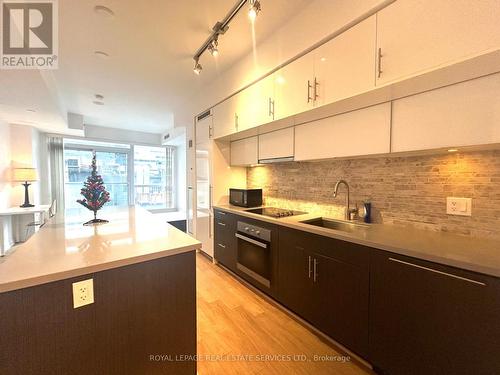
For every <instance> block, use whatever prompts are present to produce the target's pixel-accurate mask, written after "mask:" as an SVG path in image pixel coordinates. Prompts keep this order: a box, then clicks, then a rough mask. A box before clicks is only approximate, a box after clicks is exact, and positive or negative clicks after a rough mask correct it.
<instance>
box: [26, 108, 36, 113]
mask: <svg viewBox="0 0 500 375" xmlns="http://www.w3.org/2000/svg"><path fill="white" fill-rule="evenodd" d="M26 112H31V113H35V112H36V109H27V110H26Z"/></svg>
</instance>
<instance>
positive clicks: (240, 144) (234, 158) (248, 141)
mask: <svg viewBox="0 0 500 375" xmlns="http://www.w3.org/2000/svg"><path fill="white" fill-rule="evenodd" d="M258 152H259V140H258V137H250V138H244V139H240V140H239V141H234V142H231V165H232V166H249V165H252V164H257V163H258V162H259V160H258Z"/></svg>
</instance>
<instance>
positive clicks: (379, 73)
mask: <svg viewBox="0 0 500 375" xmlns="http://www.w3.org/2000/svg"><path fill="white" fill-rule="evenodd" d="M381 76H382V48H379V49H378V52H377V78H380V77H381Z"/></svg>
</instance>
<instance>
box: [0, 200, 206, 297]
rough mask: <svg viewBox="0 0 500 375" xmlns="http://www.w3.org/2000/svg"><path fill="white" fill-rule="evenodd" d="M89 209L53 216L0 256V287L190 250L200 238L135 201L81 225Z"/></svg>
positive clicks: (1, 289) (26, 284) (10, 287)
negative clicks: (103, 221) (92, 223)
mask: <svg viewBox="0 0 500 375" xmlns="http://www.w3.org/2000/svg"><path fill="white" fill-rule="evenodd" d="M91 218H92V214H91V213H90V212H89V211H87V210H85V209H82V210H77V212H75V213H73V214H71V215H70V214H68V213H67V214H66V215H60V216H56V217H54V218H53V219H51V220H50V221H49V222H48V223H47V224H46V225H45V226H44V227H42V228H41V229H40V231H39V232H38V233H36V234H35V235H33V236H32V237H31V238H30V239H29V240H28V241H27V242H25V243H24V244H22V245H20V246H18V247H16V248H15V249H14V251H12V252H11V253H10V254H8V255H6V256H5V257H2V258H0V293H2V292H8V291H12V290H16V289H21V288H26V287H30V286H34V285H38V284H44V283H48V282H52V281H57V280H62V279H67V278H71V277H76V276H80V275H85V274H88V273H93V272H99V271H104V270H107V269H111V268H117V267H122V266H126V265H130V264H135V263H140V262H145V261H148V260H153V259H158V258H162V257H166V256H170V255H175V254H180V253H184V252H189V251H194V250H196V249H198V248H200V247H201V244H200V243H199V242H198V241H197V240H195V239H194V238H192V237H191V236H189V235H187V234H185V233H184V232H182V231H180V230H178V229H176V228H174V227H173V226H171V225H169V224H167V223H166V222H164V221H163V220H161V219H159V218H155V216H154V215H153V214H151V213H149V212H148V211H146V210H144V209H142V208H140V207H133V206H131V207H122V208H114V207H109V208H105V209H103V210H102V211H100V212H99V215H98V218H102V219H106V220H109V223H108V224H103V225H99V226H83V225H82V224H83V223H84V222H85V221H88V220H90V219H91Z"/></svg>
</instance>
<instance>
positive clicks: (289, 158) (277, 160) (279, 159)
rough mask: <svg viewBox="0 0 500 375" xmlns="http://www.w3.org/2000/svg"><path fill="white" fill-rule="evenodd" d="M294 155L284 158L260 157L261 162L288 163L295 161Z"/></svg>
mask: <svg viewBox="0 0 500 375" xmlns="http://www.w3.org/2000/svg"><path fill="white" fill-rule="evenodd" d="M294 160H295V158H294V157H293V156H287V157H283V158H273V159H259V164H274V163H288V162H291V161H294Z"/></svg>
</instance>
